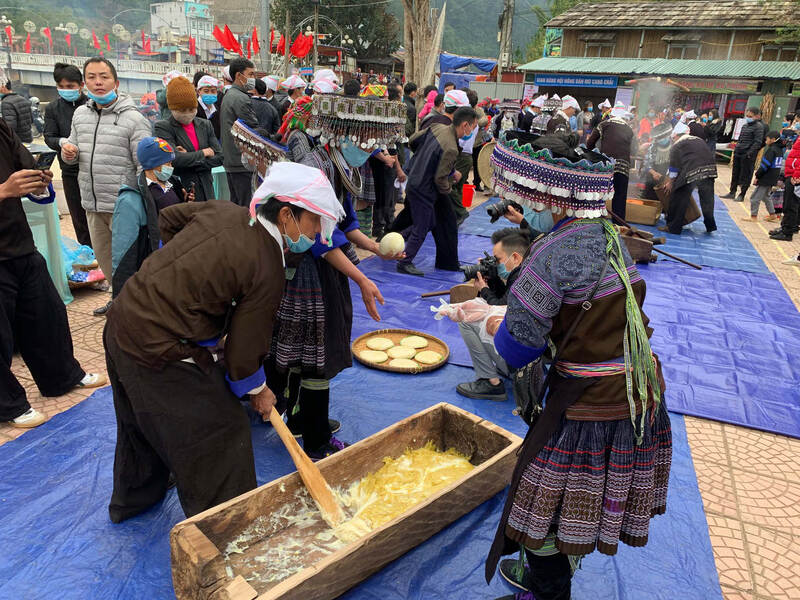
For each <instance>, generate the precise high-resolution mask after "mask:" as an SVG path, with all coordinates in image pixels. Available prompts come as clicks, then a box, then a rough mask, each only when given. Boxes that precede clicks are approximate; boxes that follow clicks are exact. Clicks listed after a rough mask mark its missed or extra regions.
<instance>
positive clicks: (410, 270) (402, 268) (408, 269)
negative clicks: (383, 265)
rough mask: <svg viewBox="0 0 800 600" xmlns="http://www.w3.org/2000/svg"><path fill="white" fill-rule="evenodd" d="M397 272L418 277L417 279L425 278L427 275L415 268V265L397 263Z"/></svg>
mask: <svg viewBox="0 0 800 600" xmlns="http://www.w3.org/2000/svg"><path fill="white" fill-rule="evenodd" d="M397 272H398V273H405V274H406V275H416V276H417V277H425V273H423V272H422V271H420V270H419V269H418V268H417V267H415V266H414V263H397Z"/></svg>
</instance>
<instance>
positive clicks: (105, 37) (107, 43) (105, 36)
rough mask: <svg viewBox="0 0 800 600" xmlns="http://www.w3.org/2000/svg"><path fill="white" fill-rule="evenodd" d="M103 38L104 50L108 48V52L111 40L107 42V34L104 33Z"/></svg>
mask: <svg viewBox="0 0 800 600" xmlns="http://www.w3.org/2000/svg"><path fill="white" fill-rule="evenodd" d="M103 40H104V41H105V43H106V50H108V51H109V52H111V42H109V41H108V34H105V35H104V36H103Z"/></svg>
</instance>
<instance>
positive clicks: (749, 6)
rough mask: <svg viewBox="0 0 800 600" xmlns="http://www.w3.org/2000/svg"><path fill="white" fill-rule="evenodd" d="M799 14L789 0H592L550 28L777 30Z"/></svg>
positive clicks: (795, 4) (794, 4)
mask: <svg viewBox="0 0 800 600" xmlns="http://www.w3.org/2000/svg"><path fill="white" fill-rule="evenodd" d="M796 14H797V3H796V2H792V1H787V0H771V1H770V2H763V1H762V0H689V1H685V2H592V3H581V4H579V5H578V6H576V7H575V8H573V9H571V10H568V11H567V12H565V13H562V14H560V15H558V16H557V17H553V18H552V19H550V21H548V22H547V27H567V28H572V29H591V28H598V27H612V28H623V27H624V28H640V27H649V28H660V29H700V28H707V29H720V28H734V29H775V28H776V27H785V26H786V25H788V24H790V23H796V22H797V17H796Z"/></svg>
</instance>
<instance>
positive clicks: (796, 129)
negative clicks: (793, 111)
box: [792, 123, 800, 131]
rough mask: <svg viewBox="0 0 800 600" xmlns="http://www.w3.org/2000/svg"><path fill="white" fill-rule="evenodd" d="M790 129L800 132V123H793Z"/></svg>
mask: <svg viewBox="0 0 800 600" xmlns="http://www.w3.org/2000/svg"><path fill="white" fill-rule="evenodd" d="M792 129H794V130H795V131H800V123H795V124H794V125H792Z"/></svg>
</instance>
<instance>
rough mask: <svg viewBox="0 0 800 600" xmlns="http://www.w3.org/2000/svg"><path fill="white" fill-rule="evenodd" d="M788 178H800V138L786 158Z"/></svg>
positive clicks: (798, 137) (799, 137)
mask: <svg viewBox="0 0 800 600" xmlns="http://www.w3.org/2000/svg"><path fill="white" fill-rule="evenodd" d="M785 173H786V177H800V136H797V139H796V140H795V141H794V145H793V146H792V149H791V150H789V156H787V157H786V170H785Z"/></svg>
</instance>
